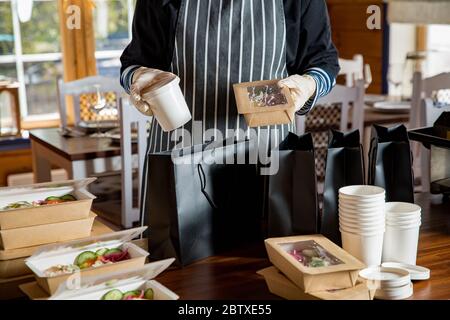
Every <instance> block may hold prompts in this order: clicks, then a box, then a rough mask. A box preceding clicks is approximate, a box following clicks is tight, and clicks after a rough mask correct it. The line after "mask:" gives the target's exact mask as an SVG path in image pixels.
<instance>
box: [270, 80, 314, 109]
mask: <svg viewBox="0 0 450 320" xmlns="http://www.w3.org/2000/svg"><path fill="white" fill-rule="evenodd" d="M278 85H279V86H280V87H287V88H289V89H290V91H291V96H292V99H293V100H294V104H295V111H296V112H297V111H298V110H300V109H301V108H302V107H303V106H304V105H305V103H306V102H307V101H308V100H309V99H310V98H311V97H312V96H313V95H314V94H315V93H316V89H317V84H316V81H315V80H314V78H313V77H311V76H309V75H304V76H300V75H298V74H295V75H293V76H290V77H288V78H286V79H283V80H280V81H279V82H278Z"/></svg>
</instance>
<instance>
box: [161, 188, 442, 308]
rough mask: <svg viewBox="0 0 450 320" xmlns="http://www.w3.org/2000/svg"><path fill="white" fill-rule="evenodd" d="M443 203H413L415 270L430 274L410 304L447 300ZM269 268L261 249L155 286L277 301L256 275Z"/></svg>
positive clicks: (193, 268) (167, 276)
mask: <svg viewBox="0 0 450 320" xmlns="http://www.w3.org/2000/svg"><path fill="white" fill-rule="evenodd" d="M441 200H442V199H441V197H431V196H430V195H429V194H418V195H417V197H416V202H417V203H418V204H419V205H421V206H422V208H423V214H422V228H421V235H420V242H419V252H418V260H417V264H418V265H421V266H424V267H427V268H429V269H431V279H430V280H428V281H417V282H415V283H414V296H413V297H412V298H411V299H450V233H449V232H448V230H449V229H448V225H449V221H450V202H447V203H442V201H441ZM230 236H231V235H230ZM268 266H270V263H269V261H268V260H267V258H266V254H265V250H264V247H263V245H262V244H259V245H254V246H250V247H245V248H241V249H239V250H236V251H234V252H230V253H228V254H224V255H221V256H217V257H212V258H208V259H206V260H203V261H201V262H198V263H195V264H193V265H190V266H188V267H186V268H183V269H178V270H171V271H167V272H165V273H163V274H162V275H161V276H159V277H158V281H160V282H161V283H162V284H164V285H165V286H167V287H168V288H170V289H171V290H173V291H174V292H176V293H177V294H179V295H180V297H181V299H194V300H197V299H198V300H201V299H205V300H211V299H225V300H229V299H238V300H240V299H242V300H253V299H256V300H259V299H261V300H271V299H278V297H276V296H274V295H272V294H271V293H270V292H269V291H268V289H267V286H266V284H265V281H264V280H263V278H262V277H261V276H259V275H257V274H256V272H257V271H258V270H260V269H262V268H265V267H268Z"/></svg>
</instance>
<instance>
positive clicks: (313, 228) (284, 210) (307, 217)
mask: <svg viewBox="0 0 450 320" xmlns="http://www.w3.org/2000/svg"><path fill="white" fill-rule="evenodd" d="M275 157H276V158H277V159H278V160H274V159H275ZM273 161H278V164H279V165H278V166H279V169H278V172H277V173H276V174H274V175H271V176H269V197H268V199H269V201H268V202H269V206H268V207H269V212H268V233H269V236H270V237H284V236H292V235H303V234H317V233H318V232H319V206H318V200H317V180H316V170H315V164H314V144H313V140H312V136H311V134H306V135H304V136H301V137H299V136H297V135H295V134H293V133H289V135H288V136H287V137H286V139H285V140H284V141H283V142H282V143H281V144H280V146H279V149H278V150H276V149H275V150H272V162H273Z"/></svg>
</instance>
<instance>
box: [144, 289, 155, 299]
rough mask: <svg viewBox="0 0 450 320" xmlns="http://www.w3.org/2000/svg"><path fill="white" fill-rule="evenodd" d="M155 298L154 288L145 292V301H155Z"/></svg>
mask: <svg viewBox="0 0 450 320" xmlns="http://www.w3.org/2000/svg"><path fill="white" fill-rule="evenodd" d="M154 297H155V293H154V292H153V289H152V288H148V289H147V290H145V292H144V299H146V300H153V299H154Z"/></svg>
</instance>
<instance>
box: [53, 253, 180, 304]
mask: <svg viewBox="0 0 450 320" xmlns="http://www.w3.org/2000/svg"><path fill="white" fill-rule="evenodd" d="M174 261H175V259H174V258H171V259H166V260H161V261H157V262H153V263H149V264H147V265H145V266H144V267H141V268H136V269H132V270H126V271H119V272H114V273H109V274H105V275H99V276H94V277H83V278H82V279H81V280H80V282H79V283H76V284H75V285H72V283H63V284H61V285H60V286H59V288H58V290H57V291H56V293H55V294H54V295H53V296H52V297H50V298H49V299H50V300H178V298H179V297H178V295H176V294H175V293H174V292H172V291H171V290H169V289H168V288H166V287H164V286H163V285H162V284H160V283H159V282H157V281H155V280H153V279H154V278H156V277H157V276H158V275H159V274H161V273H162V272H163V271H164V270H166V269H167V268H168V267H169V266H170V265H171V264H172V263H173V262H174Z"/></svg>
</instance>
